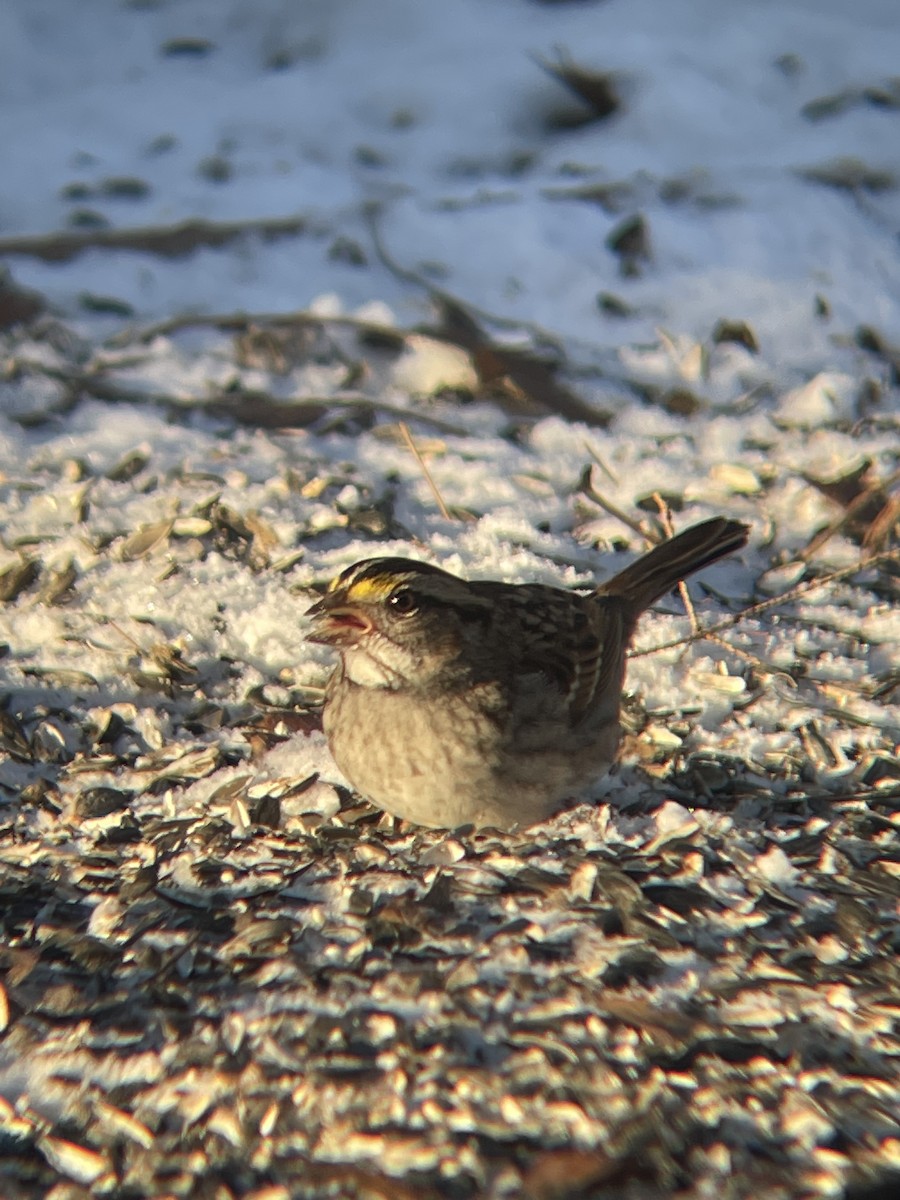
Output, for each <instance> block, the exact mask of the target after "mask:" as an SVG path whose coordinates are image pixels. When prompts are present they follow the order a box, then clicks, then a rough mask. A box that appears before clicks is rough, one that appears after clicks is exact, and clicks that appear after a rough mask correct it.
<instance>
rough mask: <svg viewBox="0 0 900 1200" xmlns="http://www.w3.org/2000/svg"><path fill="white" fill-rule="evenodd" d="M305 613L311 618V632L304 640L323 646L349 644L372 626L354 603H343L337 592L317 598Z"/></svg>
mask: <svg viewBox="0 0 900 1200" xmlns="http://www.w3.org/2000/svg"><path fill="white" fill-rule="evenodd" d="M306 615H307V616H308V617H311V618H312V632H311V633H309V634H308V635H307V639H306V640H307V641H308V642H319V643H321V645H323V646H348V645H351V644H352V643H353V642H356V641H358V640H359V639H360V638H361V637H362V636H363V634H365V633H368V632H369V631H370V630H371V628H372V622H371V621H370V620H369V619H368V618H367V617H366V616H365V614H364V613H363V612H361V611H360V609H359V608H358V607H356V606H355V605H352V604H346V603H343V602H342V601H341V597H340V595H339V594H337V593H335V595H333V596H323V598H322V599H321V600H317V601H316V603H315V604H314V605H313V606H312V607H311V608H308V609H307V610H306Z"/></svg>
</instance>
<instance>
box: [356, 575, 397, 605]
mask: <svg viewBox="0 0 900 1200" xmlns="http://www.w3.org/2000/svg"><path fill="white" fill-rule="evenodd" d="M396 586H397V580H396V578H394V577H393V576H391V575H376V576H374V578H371V579H357V580H354V582H353V583H351V584H350V586H349V587H348V588H347V601H348V603H351V604H352V603H353V601H354V600H356V601H359V602H360V603H372V602H373V601H378V600H386V599H387V597H388V596H389V595H390V594H391V592H392V591H393V590H394V588H395V587H396Z"/></svg>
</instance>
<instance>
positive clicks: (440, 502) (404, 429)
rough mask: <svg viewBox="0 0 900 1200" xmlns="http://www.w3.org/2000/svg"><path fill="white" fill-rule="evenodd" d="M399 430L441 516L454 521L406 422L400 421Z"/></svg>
mask: <svg viewBox="0 0 900 1200" xmlns="http://www.w3.org/2000/svg"><path fill="white" fill-rule="evenodd" d="M399 428H400V432H401V433H402V434H403V440H404V441H405V442H406V444H407V446H409V449H410V453H411V454H412V455H413V457H414V458H415V460H416V462H417V463H418V464H419V466H420V467H421V469H422V474H423V475H424V476H425V482H426V483H427V484H428V486H429V487H430V488H431V494H432V496H434V498H435V501H436V502H437V506H438V508H439V509H440V511H441V516H442V517H443V518H444V519H445V520H447V521H452V520H453V515H452V514H451V512H450V509H449V508H448V507H447V505H446V504H445V503H444V497H443V496H442V495H441V493H440V492H439V491H438V486H437V484H436V483H435V482H434V479H433V478H432V475H431V472H430V471H429V470H428V464H427V463H426V462H425V459H424V458H423V457H422V455H421V454H420V452H419V448H418V446H417V445H416V443H415V442H414V441H413V437H412V434H411V433H410V432H409V426H408V425H407V424H406V422H405V421H400V423H399Z"/></svg>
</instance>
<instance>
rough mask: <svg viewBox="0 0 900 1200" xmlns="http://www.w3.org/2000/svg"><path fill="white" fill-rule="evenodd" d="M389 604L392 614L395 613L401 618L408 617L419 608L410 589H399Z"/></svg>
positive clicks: (389, 600) (391, 597)
mask: <svg viewBox="0 0 900 1200" xmlns="http://www.w3.org/2000/svg"><path fill="white" fill-rule="evenodd" d="M388 604H389V605H390V608H391V612H395V613H396V614H397V615H398V616H400V617H408V616H409V615H410V614H411V613H414V612H415V611H416V610H417V609H418V607H419V605H418V602H417V601H416V598H415V596H414V595H413V594H412V592H411V591H410V590H409V588H398V589H397V591H396V592H394V593H393V594H392V595H391V596H389V597H388Z"/></svg>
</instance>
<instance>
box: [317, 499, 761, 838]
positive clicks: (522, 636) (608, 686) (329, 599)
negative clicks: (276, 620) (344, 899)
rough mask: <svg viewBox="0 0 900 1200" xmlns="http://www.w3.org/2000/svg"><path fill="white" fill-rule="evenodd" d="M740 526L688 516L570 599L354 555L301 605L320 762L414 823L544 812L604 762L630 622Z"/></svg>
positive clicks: (612, 747)
mask: <svg viewBox="0 0 900 1200" xmlns="http://www.w3.org/2000/svg"><path fill="white" fill-rule="evenodd" d="M747 533H748V530H747V526H746V525H742V524H740V523H739V522H737V521H729V520H726V519H725V518H724V517H718V518H714V519H713V520H709V521H703V522H702V523H701V524H699V525H694V526H693V527H692V528H690V529H687V530H685V532H684V533H680V534H679V535H678V536H677V537H674V538H672V539H670V540H669V541H667V542H663V543H662V544H661V545H659V546H657V547H655V548H654V549H653V550H651V551H650V552H649V554H645V555H644V556H643V557H642V558H639V559H638V560H637V561H636V562H634V563H632V564H631V566H629V567H626V568H625V570H624V571H621V572H620V573H619V574H618V575H615V576H613V578H612V579H610V580H608V581H607V582H606V583H604V584H601V585H600V587H598V588H596V589H595V590H594V591H593V592H590V593H588V594H586V595H579V594H577V593H574V592H567V591H563V590H562V589H560V588H554V587H548V586H545V585H543V584H538V583H526V584H519V585H516V584H508V583H500V582H496V581H492V580H475V581H472V582H467V581H465V580H463V579H459V578H457V576H455V575H451V574H449V573H448V572H447V571H442V570H441V569H440V568H439V567H433V566H431V565H430V564H429V563H423V562H414V561H412V560H411V559H407V558H370V559H366V560H364V561H363V562H358V563H356V564H355V565H354V566H352V567H349V568H348V569H347V570H346V571H344V572H343V573H342V574H341V575H340V576H338V578H337V579H336V580H335V581H334V582H333V583H332V584H331V586H330V588H329V590H328V592H327V594H326V595H325V596H324V598H323V599H321V600H319V601H318V602H317V603H316V604H314V605H313V606H312V608H311V609H310V610H309V615H310V616H311V617H312V618H313V633H312V635H311V637H310V640H311V641H314V642H323V643H324V644H325V645H328V646H334V647H335V649H336V650H338V652H339V653H340V656H341V661H340V663H339V664H338V666H337V668H336V670H335V672H334V674H333V675H332V677H331V679H330V681H329V684H328V688H327V691H326V696H325V710H324V727H325V733H326V735H327V737H328V744H329V747H330V748H331V753H332V755H333V756H334V759H335V762H336V763H337V765H338V766H339V767H340V769H341V771H342V772H343V774H344V775H345V776H346V778H347V779H348V780H349V782H350V783H351V784H352V785H353V786H354V787H355V788H357V789H358V790H359V792H361V794H362V795H363V796H365V797H366V799H368V800H371V802H372V803H373V804H375V805H377V806H378V807H379V808H382V809H384V810H385V811H386V812H389V813H393V814H394V815H395V816H398V817H405V818H406V819H407V820H410V821H414V822H416V823H417V824H419V825H431V826H435V827H438V828H453V827H455V826H458V825H466V824H474V825H493V826H497V827H499V828H501V829H508V828H510V827H512V826H515V825H523V826H524V825H530V824H533V823H534V822H535V821H540V820H542V819H544V818H545V817H548V816H549V815H550V814H551V813H553V812H554V811H555V810H556V809H558V808H559V807H560V806H561V804H562V802H563V801H564V800H565V799H566V798H567V797H571V796H573V795H575V794H577V793H578V791H579V790H580V789H582V788H584V787H585V786H586V785H587V784H589V783H591V782H592V781H593V780H594V779H596V778H597V777H598V776H599V775H600V774H601V772H602V771H603V770H604V769H605V768H606V767H608V766H609V764H610V763H611V762H612V760H613V758H614V757H615V753H616V748H617V746H618V742H619V702H620V698H621V693H622V682H623V678H624V674H625V651H626V649H627V647H628V643H629V641H630V640H631V636H632V634H633V632H634V628H635V625H636V624H637V620H638V617H640V615H641V613H642V612H644V611H645V610H646V609H647V608H649V607H650V605H651V604H653V603H654V601H656V600H658V599H659V598H660V597H661V596H663V595H665V593H666V592H668V591H670V590H671V589H672V588H673V587H674V586H675V585H676V584H677V583H678V582H679V580H681V579H683V578H685V576H687V575H690V574H692V573H693V572H694V571H699V570H700V569H701V568H702V567H705V566H708V565H709V564H710V563H713V562H715V561H716V560H717V559H719V558H721V557H722V556H723V555H725V554H729V553H730V552H731V551H733V550H738V549H740V547H741V546H743V545H744V544H745V542H746V541H747Z"/></svg>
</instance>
